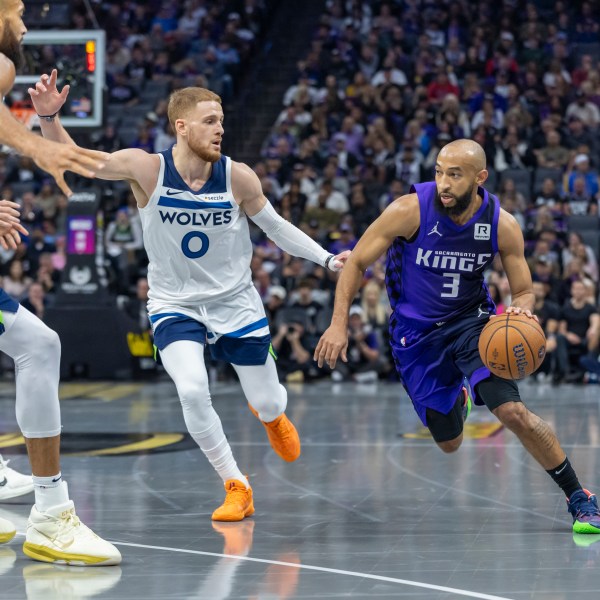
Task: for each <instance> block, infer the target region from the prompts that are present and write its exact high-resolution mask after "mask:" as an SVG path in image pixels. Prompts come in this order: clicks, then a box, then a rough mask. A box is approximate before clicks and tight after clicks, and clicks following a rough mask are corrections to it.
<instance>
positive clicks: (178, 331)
mask: <svg viewBox="0 0 600 600" xmlns="http://www.w3.org/2000/svg"><path fill="white" fill-rule="evenodd" d="M163 316H164V315H163ZM181 340H188V341H191V342H197V343H199V344H203V345H204V344H206V327H205V326H204V325H203V324H202V323H200V322H198V321H196V320H195V319H192V318H191V317H186V316H184V315H177V318H176V319H167V320H166V321H164V322H163V323H161V324H160V325H159V326H158V327H157V328H156V330H155V331H154V345H155V346H156V347H157V348H158V349H159V350H164V349H165V348H166V347H167V346H168V345H169V344H172V343H173V342H179V341H181Z"/></svg>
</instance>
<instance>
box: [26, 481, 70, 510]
mask: <svg viewBox="0 0 600 600" xmlns="http://www.w3.org/2000/svg"><path fill="white" fill-rule="evenodd" d="M32 478H33V491H34V493H35V506H36V507H37V509H38V510H39V511H40V512H46V511H47V510H48V509H49V508H52V507H53V506H59V505H60V504H66V503H67V502H68V501H69V488H68V486H67V482H66V481H64V480H63V479H62V475H61V473H58V474H57V475H53V476H50V477H37V476H36V475H33V476H32Z"/></svg>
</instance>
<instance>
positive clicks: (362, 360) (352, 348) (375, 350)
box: [331, 304, 382, 383]
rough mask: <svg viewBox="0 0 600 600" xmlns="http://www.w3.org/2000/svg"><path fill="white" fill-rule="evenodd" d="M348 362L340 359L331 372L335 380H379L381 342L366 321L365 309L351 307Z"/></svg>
mask: <svg viewBox="0 0 600 600" xmlns="http://www.w3.org/2000/svg"><path fill="white" fill-rule="evenodd" d="M346 355H347V357H348V362H342V361H338V363H337V365H336V367H335V370H334V371H333V373H332V374H331V378H332V379H333V380H334V381H343V380H345V379H352V380H354V381H357V382H359V383H371V382H375V381H377V378H378V374H379V371H380V370H381V367H382V361H381V360H380V350H379V344H378V342H377V336H376V335H375V333H374V332H373V329H372V328H371V326H370V325H369V324H367V323H366V321H365V318H364V312H363V309H362V308H361V307H360V306H358V305H357V304H355V305H353V306H351V307H350V313H349V319H348V348H347V350H346Z"/></svg>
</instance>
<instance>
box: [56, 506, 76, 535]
mask: <svg viewBox="0 0 600 600" xmlns="http://www.w3.org/2000/svg"><path fill="white" fill-rule="evenodd" d="M65 512H66V513H67V514H64V513H63V514H62V515H61V516H60V517H58V532H57V534H56V538H61V537H62V536H63V535H65V534H68V535H73V534H74V532H73V530H74V529H77V528H79V527H80V526H81V521H80V520H79V517H78V516H77V515H76V514H75V513H74V511H72V510H69V511H65Z"/></svg>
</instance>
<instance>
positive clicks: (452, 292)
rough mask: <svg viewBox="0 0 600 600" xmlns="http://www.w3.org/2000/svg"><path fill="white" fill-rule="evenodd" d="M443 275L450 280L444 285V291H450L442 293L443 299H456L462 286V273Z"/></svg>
mask: <svg viewBox="0 0 600 600" xmlns="http://www.w3.org/2000/svg"><path fill="white" fill-rule="evenodd" d="M442 275H443V276H444V277H448V278H449V279H450V281H446V282H444V284H443V285H442V287H443V288H444V289H446V290H448V291H447V292H442V294H441V296H442V298H456V297H457V296H458V286H459V285H460V273H442Z"/></svg>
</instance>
